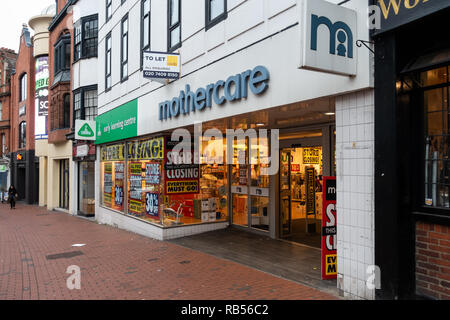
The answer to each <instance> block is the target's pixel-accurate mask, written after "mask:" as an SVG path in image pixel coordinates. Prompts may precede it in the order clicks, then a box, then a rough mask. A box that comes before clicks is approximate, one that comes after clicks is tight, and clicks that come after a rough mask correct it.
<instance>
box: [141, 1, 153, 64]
mask: <svg viewBox="0 0 450 320" xmlns="http://www.w3.org/2000/svg"><path fill="white" fill-rule="evenodd" d="M145 1H148V2H149V11H148V13H147V12H144V2H145ZM147 16H148V45H147V46H144V26H145V18H146V17H147ZM151 16H152V0H141V62H140V63H141V70H142V68H143V64H144V51H150V50H151V39H152V36H151V30H152V18H151Z"/></svg>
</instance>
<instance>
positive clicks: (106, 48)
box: [105, 32, 112, 91]
mask: <svg viewBox="0 0 450 320" xmlns="http://www.w3.org/2000/svg"><path fill="white" fill-rule="evenodd" d="M108 40H109V41H110V42H111V44H110V47H109V49H108ZM108 52H109V59H108ZM108 63H109V73H108ZM108 78H109V79H110V82H111V83H110V85H109V86H108ZM111 88H112V36H111V32H109V33H108V34H107V35H106V37H105V91H109V90H111Z"/></svg>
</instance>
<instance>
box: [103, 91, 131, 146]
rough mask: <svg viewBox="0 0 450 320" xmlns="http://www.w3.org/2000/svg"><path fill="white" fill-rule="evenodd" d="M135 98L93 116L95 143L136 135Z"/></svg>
mask: <svg viewBox="0 0 450 320" xmlns="http://www.w3.org/2000/svg"><path fill="white" fill-rule="evenodd" d="M137 109H138V103H137V99H135V100H133V101H130V102H128V103H126V104H124V105H122V106H120V107H118V108H115V109H113V110H111V111H109V112H106V113H104V114H102V115H99V116H98V117H97V118H95V121H96V124H97V125H96V128H97V130H96V132H97V139H96V140H95V144H103V143H108V142H114V141H118V140H123V139H127V138H132V137H136V136H137V119H138V114H137Z"/></svg>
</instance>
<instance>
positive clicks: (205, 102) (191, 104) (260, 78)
mask: <svg viewBox="0 0 450 320" xmlns="http://www.w3.org/2000/svg"><path fill="white" fill-rule="evenodd" d="M269 79H270V74H269V71H268V70H267V68H266V67H263V66H257V67H256V68H254V69H253V70H247V71H244V72H242V73H240V74H237V75H233V76H230V77H228V79H227V80H226V81H224V80H219V81H217V82H216V83H211V84H208V85H206V86H205V87H204V88H198V89H196V90H192V91H191V86H190V85H189V84H187V85H186V87H185V90H182V91H180V94H179V95H178V96H177V97H174V98H172V100H167V101H164V102H161V103H160V104H159V120H161V121H164V120H167V119H171V118H177V117H179V116H180V115H184V116H189V115H190V114H191V113H195V112H201V111H205V110H207V109H211V108H212V105H213V102H214V104H216V105H218V106H221V105H224V104H225V103H227V102H232V101H239V100H241V99H246V98H247V97H248V95H249V92H251V93H253V94H254V95H260V94H262V93H264V92H265V91H266V90H267V88H268V87H269V84H268V82H269Z"/></svg>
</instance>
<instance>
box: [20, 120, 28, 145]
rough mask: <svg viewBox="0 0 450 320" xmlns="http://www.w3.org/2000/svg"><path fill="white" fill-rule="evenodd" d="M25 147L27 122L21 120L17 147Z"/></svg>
mask: <svg viewBox="0 0 450 320" xmlns="http://www.w3.org/2000/svg"><path fill="white" fill-rule="evenodd" d="M26 147H27V123H26V122H25V121H22V122H21V123H20V124H19V149H25V148H26Z"/></svg>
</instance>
